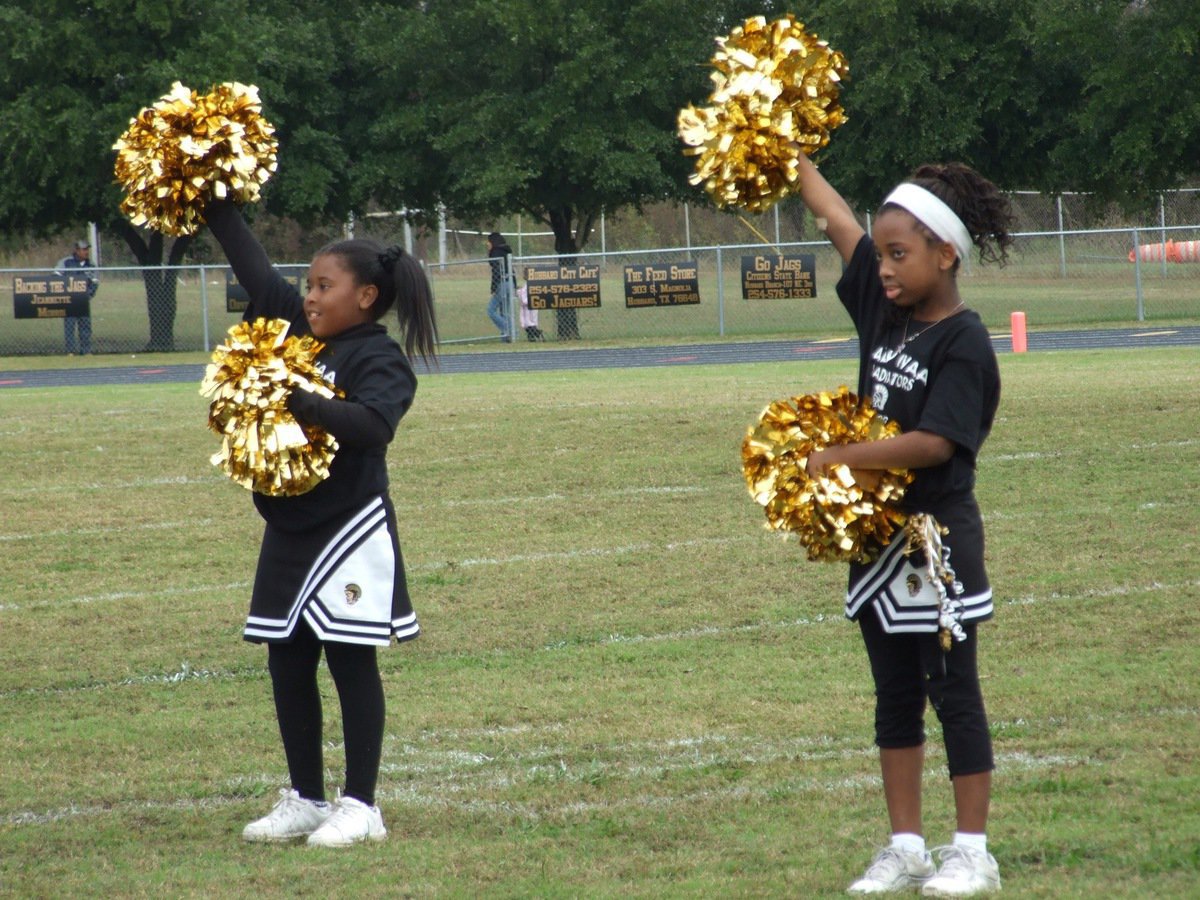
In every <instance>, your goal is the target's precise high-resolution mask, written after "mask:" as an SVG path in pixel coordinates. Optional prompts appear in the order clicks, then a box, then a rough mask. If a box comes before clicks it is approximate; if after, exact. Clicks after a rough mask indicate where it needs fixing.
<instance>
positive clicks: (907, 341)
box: [896, 300, 967, 353]
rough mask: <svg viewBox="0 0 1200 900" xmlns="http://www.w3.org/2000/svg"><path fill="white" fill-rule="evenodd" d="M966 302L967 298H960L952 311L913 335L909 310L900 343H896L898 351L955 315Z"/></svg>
mask: <svg viewBox="0 0 1200 900" xmlns="http://www.w3.org/2000/svg"><path fill="white" fill-rule="evenodd" d="M966 302H967V301H966V300H959V301H958V306H956V307H954V309H952V310H950V312H948V313H946V314H945V315H944V316H942V317H941V318H940V319H936V320H934V321H932V322H930V323H929V324H928V325H926V326H925V327H924V328H922V329H921V330H920V331H918V332H917V333H916V334H912V335H910V334H909V333H908V326H909V325H911V324H912V312H909V314H908V318H907V319H905V320H904V333H903V334H902V335H901V336H900V343H898V344H897V345H896V352H897V353H899V352H900V351H901V350H903V349H904V348H905V346H907V345H908V344H911V343H912V342H913V341H915V340H916V339H917V338H919V337H920V336H921V335H923V334H924V333H925V332H927V331H929V330H930V329H931V328H936V327H937V326H938V325H941V324H942V323H943V322H945V321H946V320H947V319H948V318H950V317H951V316H952V315H954V314H955V313H956V312H958V311H959V310H960V309H962V308H963V306H964V305H966Z"/></svg>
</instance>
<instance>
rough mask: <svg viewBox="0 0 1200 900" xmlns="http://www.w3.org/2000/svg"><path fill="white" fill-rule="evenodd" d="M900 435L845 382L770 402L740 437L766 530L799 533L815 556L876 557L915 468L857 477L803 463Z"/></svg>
mask: <svg viewBox="0 0 1200 900" xmlns="http://www.w3.org/2000/svg"><path fill="white" fill-rule="evenodd" d="M899 433H900V429H899V426H898V425H897V424H896V423H895V422H885V421H884V420H883V417H882V416H880V415H879V414H878V413H877V412H876V411H875V410H874V409H873V408H872V407H871V405H870V404H869V403H866V402H863V403H860V402H859V400H858V397H857V396H855V395H854V394H852V393H850V391H849V390H848V389H847V388H846V387H844V386H843V387H840V388H839V389H838V390H837V392H836V393H832V394H831V393H829V392H821V393H817V394H808V395H806V396H803V397H791V398H789V399H786V400H777V401H776V402H774V403H772V404H770V405H769V406H768V407H767V408H766V409H765V410H763V412H762V415H760V416H759V419H758V422H757V423H756V424H754V425H751V426H750V428H749V429H747V431H746V438H745V440H744V441H743V442H742V471H743V473H744V475H745V477H746V486H747V487H748V488H749V490H750V496H751V497H753V498H754V500H755V502H757V503H758V504H760V505H761V506H762V507H763V509H764V511H765V512H766V515H767V528H769V529H771V530H773V531H779V532H783V533H785V534H794V535H796V537H797V538H798V539H799V540H800V543H801V544H803V545H804V546H805V548H807V550H808V558H809V559H812V560H823V561H826V562H868V561H870V560H871V559H873V558H874V557H875V556H877V555H878V553H879V551H880V549H881V548H883V547H884V546H886V545H887V544H888V543H889V541H890V540H891V538H892V535H893V534H894V533H895V531H896V529H897V528H899V527H902V526H903V525H904V522H905V515H904V513H902V512H900V511H899V509H898V508H897V504H898V503H899V501H900V499H901V498H902V497H903V496H904V490H905V488H906V487H907V486H908V485H909V483H910V482H911V481H912V478H913V476H912V473H910V472H908V471H906V470H903V469H882V470H871V471H869V472H863V473H859V474H858V477H857V479H856V476H855V473H854V472H852V471H851V470H850V469H849V467H847V466H836V467H835V468H834V473H833V476H832V477H829V478H826V477H823V476H820V477H816V478H810V477H809V475H808V472H807V471H806V469H805V464H806V463H807V461H808V456H809V454H810V453H813V452H815V451H817V450H822V449H824V448H826V447H831V446H834V445H836V444H851V443H859V442H862V441H875V440H881V439H883V438H887V437H893V436H895V435H897V434H899Z"/></svg>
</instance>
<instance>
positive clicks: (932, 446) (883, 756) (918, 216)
mask: <svg viewBox="0 0 1200 900" xmlns="http://www.w3.org/2000/svg"><path fill="white" fill-rule="evenodd" d="M799 166H800V182H799V183H800V194H801V196H802V197H803V198H804V201H805V203H807V205H808V206H809V208H810V209H811V210H812V212H813V214H814V216H816V217H817V218H818V220H823V222H824V225H823V227H824V228H825V231H826V234H827V235H828V236H829V239H830V241H831V242H832V243H833V245H834V247H835V248H836V249H837V251H838V252H839V253H840V254H841V257H842V259H843V261H844V262H845V271H844V273H843V275H842V277H841V280H840V281H839V282H838V286H837V290H838V297H839V298H840V300H841V302H842V305H843V306H844V307H845V308H846V311H847V312H848V313H849V314H850V317H851V318H852V319H853V321H854V325H855V328H856V330H857V331H858V336H859V348H860V358H859V379H858V395H859V396H860V397H869V398H870V399H871V402H872V405H873V406H874V407H875V409H877V410H879V411H880V412H881V413H882V414H883V415H884V416H886V417H887V418H888V419H889V420H894V421H896V422H898V423H899V425H900V427H901V433H900V434H899V435H897V436H896V437H893V438H889V439H885V440H877V441H870V442H865V443H859V444H843V445H836V446H831V447H829V448H827V449H825V450H821V451H819V452H816V453H813V454H812V455H810V456H809V458H808V470H809V473H810V474H811V475H814V476H815V475H818V474H826V473H828V472H829V470H830V468H831V467H833V466H835V465H839V464H844V465H847V466H850V467H851V468H852V469H856V470H864V469H909V470H911V471H912V472H913V474H914V476H915V479H914V481H913V483H912V484H911V485H910V486H909V487H908V489H907V491H906V493H905V495H904V499H903V501H902V504H901V505H902V508H903V510H904V511H905V512H907V513H909V514H918V513H923V514H926V515H927V516H929V517H931V518H932V519H934V520H936V522H937V523H939V524H940V525H941V526H942V527H943V528H944V529H945V533H944V534H943V535H942V547H943V555H944V559H943V560H942V561H941V562H943V563H949V566H948V568H949V569H950V570H952V573H953V576H954V577H953V579H952V582H953V583H951V584H937V583H934V580H933V579H931V578H930V577H928V574H927V573H928V571H929V570H930V568H931V566H930V564H929V561H928V560H924V559H920V558H915V557H918V556H922V555H923V554H913V555H908V554H906V553H905V549H906V547H904V546H902V544H904V543H905V542H904V541H903V539H900V540H897V541H894V542H893V545H892V546H889V547H887V548H884V550H883V552H882V553H881V554H880V556H879V558H878V559H877V560H876V561H874V562H872V563H869V564H857V563H855V564H851V566H850V577H849V586H848V590H847V594H846V615H847V617H848V618H850V619H852V620H854V621H856V622H857V623H858V625H859V628H860V630H861V632H862V635H863V640H864V643H865V645H866V650H867V656H868V659H869V661H870V664H871V673H872V676H873V678H874V682H875V696H876V708H875V743H876V745H877V746H878V747H879V753H880V765H881V769H882V773H883V786H884V798H885V801H886V805H887V811H888V818H889V824H890V826H891V841H890V843H889V844H888V845H887V846H886V847H884V849H883V850H881V851H880V852H879V853H878V855H877V856H876V857H875V859H874V861H873V862H872V863H871V865H870V866H869V867H868V868H867V870H866V872H865V873H864V875H863V876H862V877H861V878H859V879H858V880H857V881H855V882H854V883H853V884H852V885H851V886H850V893H853V894H860V893H879V892H887V891H898V890H903V889H907V888H914V887H916V888H920V889H921V891H922V892H923V893H924V894H926V895H931V896H970V895H973V894H977V893H982V892H986V891H993V890H997V889H999V887H1000V873H999V869H998V867H997V865H996V860H995V858H994V857H992V855H991V854H990V853H989V852H988V849H987V820H988V808H989V804H990V798H991V773H992V770H993V768H994V762H993V755H992V745H991V739H990V736H989V733H988V722H987V716H986V713H985V711H984V705H983V696H982V693H981V691H980V686H979V674H978V668H977V664H976V649H977V635H976V630H977V625H978V623H980V622H983V621H985V620H987V619H990V618H991V617H992V612H993V609H992V591H991V587H990V585H989V582H988V577H987V572H986V571H985V568H984V552H983V551H984V541H983V524H982V517H981V515H980V512H979V507H978V505H977V504H976V502H975V494H974V485H975V462H976V457H977V455H978V453H979V449H980V447H981V446H982V444H983V442H984V440H985V439H986V438H987V436H988V433H989V431H990V430H991V427H992V422H993V421H994V419H995V415H996V409H997V406H998V404H999V400H1000V374H999V367H998V366H997V363H996V355H995V352H994V351H993V349H992V342H991V338H990V336H989V335H988V332H987V329H986V328H985V327H984V325H983V322H982V320H981V319H980V317H979V315H978V314H977V313H975V312H974V311H973V310H971V309H969V308H968V307H967V306H966V305H965V301H964V300H963V298H962V297H961V296H960V294H959V285H958V278H957V275H958V272H959V268H960V266H961V265H962V261H963V260H964V259H966V258H967V256H968V255H969V254H970V253H971V251H972V248H974V249H976V250H978V251H979V256H980V259H981V261H985V262H986V261H992V262H999V263H1003V262H1004V260H1005V257H1006V253H1007V250H1008V247H1009V246H1010V245H1011V243H1012V238H1011V236H1010V235H1009V231H1008V229H1009V227H1010V221H1011V217H1010V214H1009V211H1008V204H1007V201H1006V200H1005V198H1004V196H1003V195H1002V194H1001V193H1000V192H999V190H997V188H996V186H995V185H993V184H992V183H991V182H990V181H988V180H987V179H986V178H984V177H983V176H981V175H980V174H979V173H978V172H976V171H974V170H973V169H971V168H970V167H968V166H965V165H962V164H959V163H952V164H949V165H937V166H923V167H921V168H919V169H918V170H917V171H916V172H915V173H914V174H913V176H912V177H911V178H910V179H909V180H908V181H906V182H905V183H903V184H901V185H900V186H899V187H897V188H896V189H895V190H894V191H892V192H891V193H890V194H889V195H888V196H887V198H886V199H885V200H884V202H883V204H882V205H881V206H880V208H879V211H878V213H877V215H876V216H875V220H874V223H873V227H872V233H871V234H869V235H868V234H867V233H866V231H865V230H864V229H863V227H862V225H860V224H859V222H858V219H857V218H856V217H855V215H854V213H853V212H852V211H851V209H850V207H849V205H848V204H847V203H846V201H845V200H843V199H842V197H841V196H840V195H839V194H838V193H837V192H836V191H835V190H834V189H833V188H832V187H831V186H830V185H829V183H828V182H827V181H826V180H825V179H824V177H822V175H821V174H820V173H819V172H818V171H817V169H816V167H815V166H813V164H812V163H811V162H810V161H809V159H808V157H806V156H803V155H801V156H800V158H799ZM947 554H948V555H947ZM939 631H943V632H944V633H947V634H953V638H954V639H952V640H950V641H949V646H948V648H946V649H944V648H943V646H942V644H941V642H940V641H939V635H938V632H939ZM927 703H930V704H932V706H933V708H934V710H935V711H936V714H937V716H938V718H939V720H940V721H941V724H942V733H943V739H944V742H945V747H946V762H947V766H948V769H949V773H950V778H951V783H952V785H953V791H954V804H955V813H956V829H955V833H954V837H953V838H952V840H951V842H950V843H949V844H947V845H946V846H943V847H941V848H939V849H938V850H937V855H938V858H939V862H940V865H939V864H935V862H934V858H933V856H932V855H931V854H930V853H929V851H928V850H927V849H926V845H925V837H924V834H925V833H924V830H923V828H924V826H923V823H922V820H921V773H922V770H923V766H924V757H925V754H924V743H925V730H924V713H925V707H926V704H927Z"/></svg>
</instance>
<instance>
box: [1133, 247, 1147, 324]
mask: <svg viewBox="0 0 1200 900" xmlns="http://www.w3.org/2000/svg"><path fill="white" fill-rule="evenodd" d="M1133 283H1134V291H1135V293H1136V294H1137V320H1138V321H1139V322H1144V321H1146V300H1145V297H1143V296H1142V254H1141V253H1140V252H1139V247H1138V230H1137V229H1136V228H1135V229H1133Z"/></svg>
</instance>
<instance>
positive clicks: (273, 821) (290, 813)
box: [242, 788, 333, 841]
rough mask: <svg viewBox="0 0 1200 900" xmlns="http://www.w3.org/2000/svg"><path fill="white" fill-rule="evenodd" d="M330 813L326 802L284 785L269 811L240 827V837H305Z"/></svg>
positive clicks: (278, 838) (280, 838)
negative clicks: (305, 796) (311, 798)
mask: <svg viewBox="0 0 1200 900" xmlns="http://www.w3.org/2000/svg"><path fill="white" fill-rule="evenodd" d="M331 815H333V807H331V806H330V805H329V804H328V803H318V802H317V801H315V800H305V799H304V798H303V797H301V796H300V794H299V793H298V792H297V791H295V790H289V789H288V788H284V789H283V790H281V791H280V792H279V802H278V803H276V804H275V806H274V808H273V809H272V810H271V811H270V812H269V813H267V814H266V815H265V816H263V817H262V818H261V819H255V820H254V821H253V822H251V823H250V824H249V825H247V826H246V827H245V828H244V829H242V839H243V840H247V841H290V840H292V839H293V838H300V837H306V836H307V835H310V834H312V833H313V832H314V831H316V830H317V829H318V828H319V827H320V826H321V823H322V822H324V821H325V820H326V819H328V818H329V817H330V816H331Z"/></svg>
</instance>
